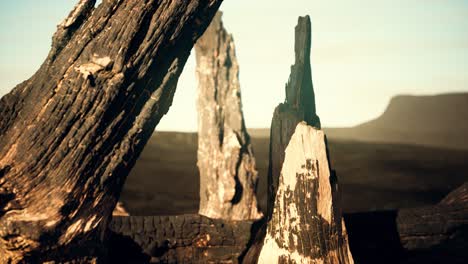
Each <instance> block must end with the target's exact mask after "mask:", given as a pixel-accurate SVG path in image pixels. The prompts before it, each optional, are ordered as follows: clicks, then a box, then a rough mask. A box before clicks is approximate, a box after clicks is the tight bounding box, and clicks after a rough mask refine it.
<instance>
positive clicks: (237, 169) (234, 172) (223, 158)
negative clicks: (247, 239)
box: [195, 12, 262, 220]
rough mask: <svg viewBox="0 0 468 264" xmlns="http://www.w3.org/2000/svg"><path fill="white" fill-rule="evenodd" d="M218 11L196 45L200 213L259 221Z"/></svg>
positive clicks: (233, 66) (231, 58)
mask: <svg viewBox="0 0 468 264" xmlns="http://www.w3.org/2000/svg"><path fill="white" fill-rule="evenodd" d="M221 16H222V13H221V12H218V13H217V15H216V16H215V17H214V19H213V21H212V22H211V24H210V26H209V27H208V29H207V30H206V31H205V33H204V34H203V36H202V37H201V38H200V39H199V40H198V41H197V43H196V45H195V51H196V60H197V77H198V96H197V109H198V162H197V165H198V168H199V171H200V210H199V213H200V214H202V215H205V216H208V217H211V218H222V219H231V220H247V219H259V218H260V217H261V216H262V214H261V213H260V212H259V210H258V205H257V199H256V196H255V192H256V185H257V171H256V169H255V158H254V155H253V150H252V145H251V144H250V137H249V135H248V133H247V130H246V127H245V123H244V116H243V114H242V103H241V92H240V85H239V65H238V63H237V58H236V54H235V46H234V40H233V38H232V35H230V34H228V33H227V31H226V30H225V29H224V27H223V23H222V21H221Z"/></svg>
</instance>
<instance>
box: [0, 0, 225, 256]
mask: <svg viewBox="0 0 468 264" xmlns="http://www.w3.org/2000/svg"><path fill="white" fill-rule="evenodd" d="M95 2H96V1H95V0H81V1H80V2H79V3H78V4H77V6H76V7H75V9H74V10H73V11H72V12H71V13H70V15H69V16H68V17H67V18H66V19H65V20H64V21H63V23H61V24H60V25H59V26H58V28H57V32H56V33H55V34H54V36H53V42H52V48H51V51H50V53H49V55H48V57H47V58H46V60H45V62H44V63H43V64H42V66H41V67H40V69H39V70H38V71H37V72H36V73H35V74H34V75H33V76H32V77H31V78H30V79H28V80H26V81H24V82H23V83H21V84H19V85H18V86H16V87H15V88H14V89H13V90H12V91H11V92H10V93H9V94H7V95H5V96H4V97H3V98H2V99H1V100H0V262H1V263H18V262H39V261H46V260H50V259H52V260H56V259H59V258H64V260H67V259H68V258H72V256H71V255H72V252H80V249H83V250H82V251H83V252H84V253H88V254H92V253H91V252H92V251H91V250H90V249H89V245H91V242H90V241H93V240H96V241H97V243H96V244H99V241H101V240H102V239H103V236H104V234H105V231H106V230H107V224H108V222H109V221H110V216H111V213H112V210H113V209H114V207H115V203H116V201H117V199H118V197H119V194H120V191H121V189H122V185H123V183H124V181H125V178H126V176H127V174H128V172H129V170H130V169H131V168H132V166H133V165H134V163H135V160H136V159H137V157H138V155H139V154H140V152H141V150H142V148H143V147H144V145H145V144H146V142H147V140H148V139H149V137H150V136H151V134H152V133H153V131H154V128H155V127H156V125H157V124H158V122H159V120H160V119H161V117H162V116H163V115H164V114H165V113H166V112H167V111H168V109H169V106H170V105H171V102H172V98H173V94H174V91H175V88H176V85H177V80H178V77H179V75H180V73H181V71H182V69H183V67H184V65H185V62H186V60H187V58H188V56H189V53H190V50H191V48H192V47H193V45H194V43H195V42H196V40H197V38H198V37H199V36H200V35H201V34H202V33H203V31H204V30H205V29H206V27H207V26H208V24H209V22H210V21H211V19H212V17H213V16H214V15H215V13H216V11H217V9H218V7H219V5H220V4H221V2H222V0H200V1H171V0H160V1H156V0H149V1H132V0H104V1H103V2H102V3H101V4H100V5H99V6H98V7H95ZM71 245H73V247H72V248H70V247H69V248H70V250H67V249H66V248H67V247H68V246H71Z"/></svg>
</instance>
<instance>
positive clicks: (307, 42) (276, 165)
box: [267, 16, 320, 217]
mask: <svg viewBox="0 0 468 264" xmlns="http://www.w3.org/2000/svg"><path fill="white" fill-rule="evenodd" d="M294 43H295V44H294V51H295V62H294V65H292V66H291V73H290V75H289V80H288V82H287V83H286V87H285V91H286V100H285V102H284V103H282V104H279V105H278V106H277V107H276V108H275V112H274V114H273V119H272V121H271V128H270V129H271V130H270V150H273V151H270V157H269V161H270V163H269V164H270V165H269V169H268V203H267V217H270V215H271V214H272V209H273V204H274V199H275V198H274V196H275V195H276V189H277V188H278V179H279V175H280V172H281V166H282V164H283V160H284V150H285V149H286V146H287V144H288V143H289V139H290V138H291V136H292V133H293V132H294V130H295V128H296V126H297V124H298V123H299V122H302V121H305V122H306V123H307V124H308V125H310V126H313V127H316V128H320V118H319V117H318V116H317V113H316V106H315V93H314V88H313V84H312V74H311V66H310V46H311V23H310V18H309V16H305V17H299V20H298V24H297V26H296V28H295V42H294Z"/></svg>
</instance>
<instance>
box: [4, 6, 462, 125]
mask: <svg viewBox="0 0 468 264" xmlns="http://www.w3.org/2000/svg"><path fill="white" fill-rule="evenodd" d="M77 2H78V1H77V0H41V1H37V0H15V1H1V2H0V43H1V46H0V96H2V95H4V94H6V93H8V92H9V91H10V90H11V89H12V88H13V87H14V86H15V85H16V84H18V83H20V82H21V81H23V80H26V79H28V78H29V77H30V76H31V75H32V74H33V73H34V72H35V71H36V70H37V69H38V68H39V66H40V64H41V63H42V62H43V60H44V59H45V57H46V56H47V53H48V51H49V49H50V45H51V38H52V35H53V33H54V32H55V29H56V25H57V24H59V23H60V22H61V21H62V20H63V19H64V18H65V17H66V16H67V15H68V13H69V11H70V10H71V9H72V7H73V6H74V5H75V4H76V3H77ZM220 9H221V11H223V21H224V26H225V27H226V29H227V30H228V31H229V32H230V33H231V34H233V36H234V41H235V45H236V53H237V58H238V62H239V65H240V83H241V91H242V102H243V110H244V116H245V119H246V124H247V127H249V128H267V127H269V126H270V123H271V118H272V115H273V110H274V108H275V107H276V105H278V104H279V103H280V102H282V101H283V100H284V86H285V83H286V82H287V80H288V77H289V71H290V66H291V64H292V63H294V26H295V25H296V23H297V18H298V16H303V15H310V17H311V21H312V52H311V53H312V55H311V60H312V79H313V82H314V89H315V94H316V102H317V112H318V115H319V116H320V118H321V121H322V124H323V126H325V127H347V126H353V125H357V124H359V123H362V122H365V121H368V120H370V119H373V118H376V117H377V116H379V115H380V114H381V113H382V112H383V111H384V110H385V108H386V106H387V104H388V102H389V100H390V99H391V98H392V97H393V96H395V95H399V94H412V95H428V94H440V93H449V92H468V85H467V84H468V0H340V1H338V0H327V1H324V0H289V1H279V0H255V1H252V0H224V2H223V4H222V6H221V8H220ZM193 53H194V52H192V56H191V57H190V58H189V60H188V62H187V64H186V66H185V68H184V72H183V73H182V75H181V77H180V79H179V84H178V87H177V91H176V94H175V97H174V101H173V104H172V107H171V108H170V109H169V113H168V114H167V115H166V116H164V117H163V119H162V120H161V122H160V124H159V125H158V127H157V130H166V131H167V130H170V131H196V129H197V115H196V106H195V100H196V89H197V80H196V76H195V60H194V56H193Z"/></svg>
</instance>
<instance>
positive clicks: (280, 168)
mask: <svg viewBox="0 0 468 264" xmlns="http://www.w3.org/2000/svg"><path fill="white" fill-rule="evenodd" d="M310 44H311V25H310V19H309V17H308V16H306V17H300V18H299V21H298V25H297V26H296V41H295V53H296V61H295V64H294V65H293V66H292V67H291V75H290V78H289V82H288V83H287V84H286V101H285V103H283V104H280V105H279V106H278V107H277V108H276V109H275V113H274V116H273V121H272V126H271V137H270V168H269V174H268V180H269V181H268V185H269V186H268V187H269V189H268V209H267V213H268V214H267V220H268V222H267V224H266V226H264V227H262V228H261V229H260V231H259V232H258V234H257V237H256V238H255V241H254V242H253V245H252V247H251V248H250V249H249V251H248V253H247V254H246V256H245V258H244V260H245V261H246V262H249V263H250V262H254V261H257V260H258V263H353V258H352V256H351V252H350V251H349V247H348V241H347V234H346V229H345V226H344V223H343V221H342V216H341V208H340V201H339V190H338V184H337V179H336V175H335V174H334V172H333V171H331V169H330V164H329V159H328V151H327V143H326V138H325V135H324V133H323V131H321V130H319V129H320V119H319V117H318V116H317V114H316V111H315V98H314V91H313V86H312V78H311V69H310Z"/></svg>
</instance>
